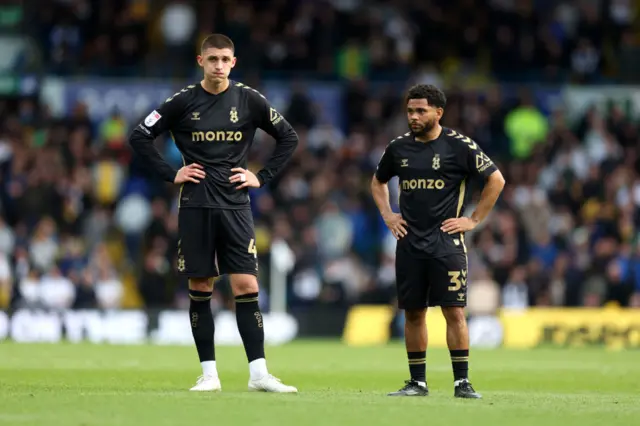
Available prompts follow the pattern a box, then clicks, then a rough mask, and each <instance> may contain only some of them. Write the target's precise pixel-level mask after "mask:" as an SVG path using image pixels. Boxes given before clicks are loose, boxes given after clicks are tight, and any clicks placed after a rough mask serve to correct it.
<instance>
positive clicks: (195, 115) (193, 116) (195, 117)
mask: <svg viewBox="0 0 640 426" xmlns="http://www.w3.org/2000/svg"><path fill="white" fill-rule="evenodd" d="M191 119H192V120H200V113H199V112H192V113H191Z"/></svg>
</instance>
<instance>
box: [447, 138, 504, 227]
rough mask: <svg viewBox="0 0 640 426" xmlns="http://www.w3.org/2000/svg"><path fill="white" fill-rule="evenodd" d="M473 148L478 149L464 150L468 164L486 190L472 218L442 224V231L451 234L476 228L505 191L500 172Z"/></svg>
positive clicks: (450, 220) (482, 154)
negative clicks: (482, 182)
mask: <svg viewBox="0 0 640 426" xmlns="http://www.w3.org/2000/svg"><path fill="white" fill-rule="evenodd" d="M472 143H473V142H472ZM472 146H475V147H476V149H475V150H474V149H470V148H468V147H466V148H464V149H466V150H467V152H466V164H467V167H468V169H469V173H470V174H471V175H472V176H480V177H482V178H483V179H484V181H485V184H484V188H483V190H482V194H480V201H479V202H478V205H477V206H476V209H475V210H474V212H473V213H472V214H471V217H468V218H467V217H460V218H451V219H447V220H445V221H444V222H443V223H442V228H441V229H442V230H443V231H444V232H447V233H449V234H455V233H458V232H467V231H470V230H472V229H473V228H475V227H476V226H477V225H478V224H479V223H480V222H482V221H483V220H484V219H485V218H486V217H487V216H488V215H489V212H490V211H491V210H492V209H493V206H494V205H495V204H496V201H498V197H499V196H500V193H501V192H502V190H503V189H504V185H505V180H504V177H503V176H502V173H501V172H500V170H498V168H497V167H496V165H495V164H494V163H493V161H491V159H490V158H489V157H488V156H487V155H486V154H485V153H484V152H482V150H481V149H480V147H479V146H478V145H477V144H475V143H473V145H472Z"/></svg>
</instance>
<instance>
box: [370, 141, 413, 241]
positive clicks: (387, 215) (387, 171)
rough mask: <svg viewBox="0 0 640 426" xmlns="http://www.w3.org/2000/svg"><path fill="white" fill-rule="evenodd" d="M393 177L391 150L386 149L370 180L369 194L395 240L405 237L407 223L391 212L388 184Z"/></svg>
mask: <svg viewBox="0 0 640 426" xmlns="http://www.w3.org/2000/svg"><path fill="white" fill-rule="evenodd" d="M393 176H395V173H394V170H393V155H392V153H391V149H389V148H388V147H387V149H386V150H385V152H384V154H382V158H381V159H380V162H379V163H378V168H377V169H376V172H375V174H374V175H373V178H372V179H371V194H372V196H373V201H375V203H376V206H378V210H379V211H380V215H381V216H382V219H383V220H384V223H385V224H386V225H387V227H388V228H389V230H390V231H391V233H392V234H393V236H394V237H396V239H400V238H402V237H404V236H405V235H407V230H406V228H405V226H407V222H405V220H404V219H403V218H402V215H400V214H399V213H394V212H393V210H391V203H390V201H389V186H388V183H389V180H391V178H392V177H393Z"/></svg>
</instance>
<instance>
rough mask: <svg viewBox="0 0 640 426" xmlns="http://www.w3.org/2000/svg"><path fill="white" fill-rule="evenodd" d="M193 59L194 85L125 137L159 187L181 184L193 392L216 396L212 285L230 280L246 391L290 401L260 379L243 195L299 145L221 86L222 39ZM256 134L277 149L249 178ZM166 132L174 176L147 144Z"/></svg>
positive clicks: (280, 388)
mask: <svg viewBox="0 0 640 426" xmlns="http://www.w3.org/2000/svg"><path fill="white" fill-rule="evenodd" d="M197 60H198V64H199V65H200V66H201V67H202V68H203V70H204V78H203V79H202V81H200V82H199V83H197V84H192V85H189V86H187V87H185V88H184V89H182V90H180V91H179V92H177V93H176V94H174V95H173V96H171V97H170V98H169V99H167V100H166V102H165V103H164V104H162V105H161V106H160V107H159V108H158V109H156V110H154V111H152V112H151V113H150V114H149V115H148V116H147V117H146V118H145V119H144V121H143V122H142V123H140V124H139V125H138V126H137V127H136V129H135V130H134V131H133V133H132V135H131V138H130V143H131V146H132V147H133V149H134V150H135V151H136V153H137V154H138V155H140V156H141V157H142V158H143V159H144V160H146V161H147V163H148V164H149V165H151V166H152V167H153V169H154V170H155V171H156V172H157V173H158V174H159V175H160V176H161V177H162V178H163V179H164V180H165V181H167V182H172V183H175V184H177V185H180V194H179V196H178V197H179V198H178V206H179V208H180V211H179V215H178V222H179V224H178V226H179V230H178V233H179V241H178V271H179V273H180V274H183V275H185V276H187V277H188V278H189V297H190V299H191V302H190V308H189V319H190V323H191V328H192V332H193V337H194V340H195V344H196V348H197V350H198V356H199V358H200V362H201V365H202V372H203V374H202V376H200V377H199V378H198V381H197V383H196V385H195V386H194V387H193V388H192V389H191V390H193V391H216V390H220V389H221V385H220V380H219V378H218V371H217V368H216V361H215V350H214V322H213V315H212V312H211V308H210V301H211V297H212V292H213V279H214V277H216V276H218V275H219V274H228V275H229V277H230V282H231V287H232V289H233V294H234V296H235V301H236V318H237V323H238V330H239V332H240V336H241V337H242V341H243V343H244V348H245V352H246V355H247V358H248V361H249V372H250V379H249V389H251V390H261V391H268V392H297V389H296V388H295V387H293V386H286V385H284V384H283V383H281V382H280V380H278V379H277V378H275V377H274V376H272V375H271V374H269V372H268V370H267V365H266V361H265V354H264V328H263V318H262V314H261V312H260V307H259V305H258V280H257V270H258V260H257V252H256V244H255V232H254V225H253V217H252V214H251V209H250V204H249V188H259V187H261V186H264V185H266V184H268V183H269V182H270V181H271V180H272V179H273V178H274V176H276V175H277V174H278V173H279V172H280V171H281V170H282V169H283V168H284V166H285V164H286V163H287V161H288V160H289V159H290V158H291V156H292V155H293V152H294V151H295V149H296V146H297V144H298V136H297V134H296V132H295V131H294V129H293V128H292V127H291V125H290V124H289V123H288V122H287V120H285V119H284V117H282V115H280V114H279V113H278V112H277V111H276V110H275V109H274V108H273V107H272V106H271V105H270V104H269V102H268V101H267V100H266V99H265V98H264V96H262V95H261V94H260V93H258V92H257V91H256V90H254V89H252V88H250V87H248V86H245V85H244V84H242V83H239V82H234V81H230V80H229V73H230V72H231V69H232V68H233V67H234V65H235V64H236V57H235V54H234V45H233V42H232V41H231V40H230V39H229V38H228V37H226V36H224V35H222V34H213V35H210V36H208V37H207V38H205V39H204V41H203V42H202V47H201V52H200V55H198V57H197ZM258 128H260V129H263V130H264V131H266V132H267V133H268V134H270V135H271V136H273V137H274V138H275V140H276V147H275V150H274V152H273V154H272V156H271V158H270V159H269V160H268V162H267V164H266V165H265V167H264V168H263V169H262V170H260V171H259V172H257V173H256V174H254V173H253V172H251V171H250V170H247V155H248V152H249V149H250V148H251V145H252V143H253V138H254V135H255V132H256V129H258ZM167 131H170V132H171V135H172V137H173V139H174V141H175V143H176V145H177V147H178V149H179V150H180V152H181V154H182V157H183V163H184V167H182V168H181V169H180V170H174V169H173V167H171V166H170V165H169V164H168V163H167V162H166V161H165V160H164V159H163V158H162V156H161V155H160V153H159V152H158V150H157V149H156V148H155V146H154V145H153V141H154V139H155V138H156V137H157V136H159V135H161V134H163V133H165V132H167Z"/></svg>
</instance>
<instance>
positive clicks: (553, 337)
mask: <svg viewBox="0 0 640 426" xmlns="http://www.w3.org/2000/svg"><path fill="white" fill-rule="evenodd" d="M394 316H395V311H394V309H393V308H392V307H390V306H384V305H359V306H354V307H353V308H352V309H351V310H350V311H349V314H348V315H347V320H346V323H345V327H344V334H343V341H344V342H345V343H346V344H348V345H353V346H366V345H381V344H385V343H387V342H388V341H389V338H390V335H391V328H392V326H393V324H392V321H393V319H394ZM497 318H498V319H499V323H498V322H497V321H494V322H495V323H496V324H491V327H490V328H486V327H485V328H484V329H483V330H480V329H479V328H475V329H473V330H470V334H471V342H472V346H473V345H474V342H477V341H480V337H481V336H479V335H478V336H475V335H476V334H478V333H480V334H483V333H484V335H485V336H486V333H487V332H488V331H491V332H492V333H493V332H498V333H499V335H498V337H497V338H496V339H497V340H493V341H495V343H496V345H499V344H500V340H501V342H502V346H503V347H506V348H514V349H529V348H534V347H538V346H555V347H586V346H596V347H597V346H599V347H607V348H610V349H627V348H628V349H632V348H636V349H637V348H640V309H621V308H603V309H599V308H572V309H568V308H531V309H527V310H507V309H505V310H502V311H501V312H500V313H499V314H498V316H497ZM474 320H479V318H472V319H471V321H470V329H471V328H474V327H471V325H476V324H475V323H474ZM477 322H479V321H477ZM427 329H428V333H429V347H442V348H446V346H447V341H446V322H445V320H444V317H443V316H442V312H441V310H440V308H430V309H429V310H428V313H427ZM476 337H478V338H476ZM494 347H495V346H494Z"/></svg>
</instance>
